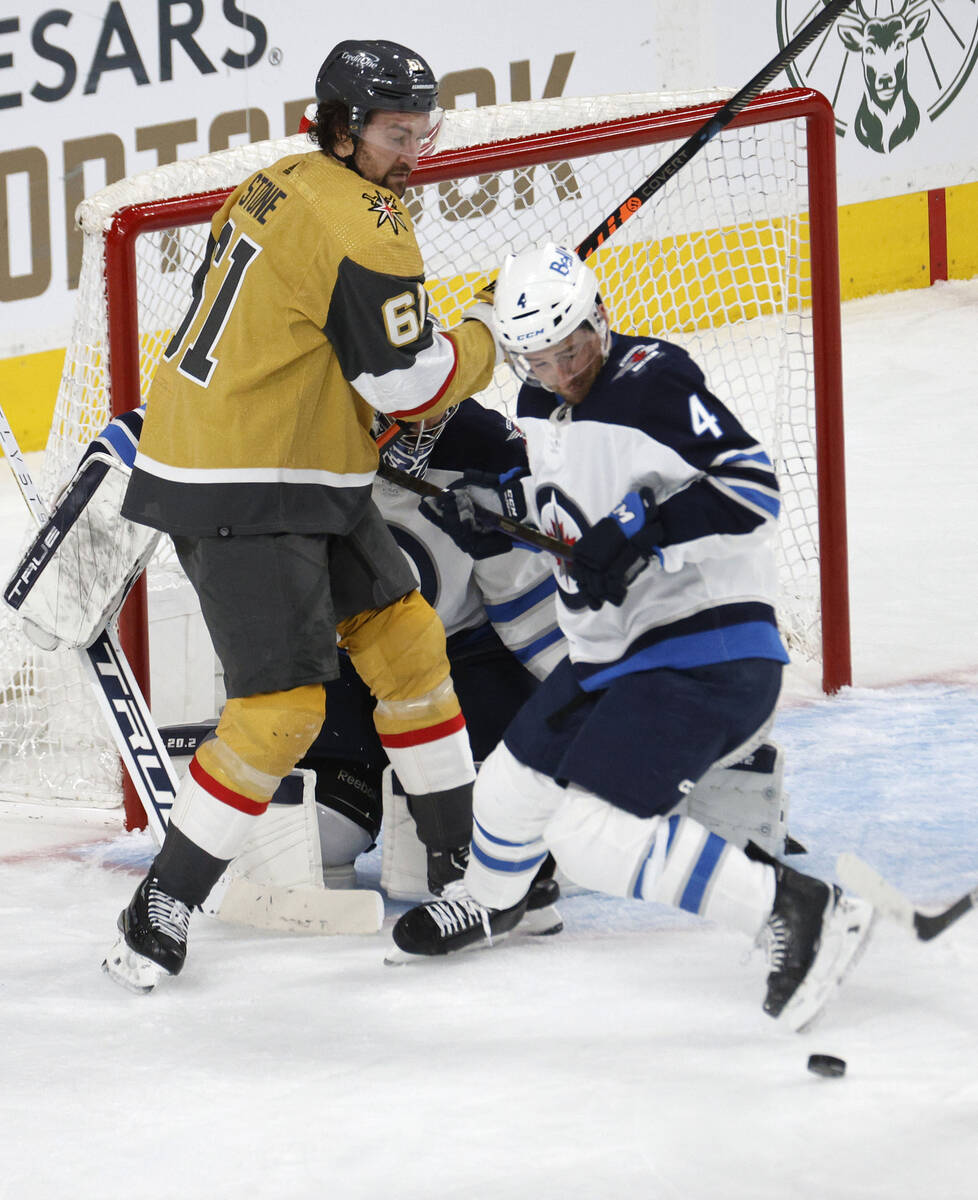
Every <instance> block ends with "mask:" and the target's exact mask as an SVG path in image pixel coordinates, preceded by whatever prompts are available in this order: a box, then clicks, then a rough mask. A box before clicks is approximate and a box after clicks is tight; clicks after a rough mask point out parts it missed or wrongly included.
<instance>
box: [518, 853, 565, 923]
mask: <svg viewBox="0 0 978 1200" xmlns="http://www.w3.org/2000/svg"><path fill="white" fill-rule="evenodd" d="M556 870H557V864H556V862H555V861H554V857H553V855H552V854H548V855H547V857H546V858H545V859H544V860H543V864H542V866H541V867H540V870H539V871H537V873H536V876H535V877H534V880H533V882H532V883H531V884H530V891H529V893H528V894H527V897H526V913H525V914H524V916H523V920H522V921H521V922H520V933H530V934H533V935H535V936H536V937H547V936H549V935H550V934H552V933H560V931H561V930H562V929H563V928H564V922H563V920H562V919H561V916H560V913H559V912H558V911H557V901H558V900H559V899H560V885H559V884H558V882H557V880H556V879H555V878H554V875H555V873H556Z"/></svg>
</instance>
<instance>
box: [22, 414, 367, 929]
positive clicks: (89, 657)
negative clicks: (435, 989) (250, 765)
mask: <svg viewBox="0 0 978 1200" xmlns="http://www.w3.org/2000/svg"><path fill="white" fill-rule="evenodd" d="M0 446H2V448H3V451H4V454H5V455H6V458H7V462H8V463H9V465H10V469H11V471H12V472H13V475H14V479H15V480H16V482H17V486H18V488H19V489H20V493H21V496H22V497H23V499H24V502H25V504H26V505H27V507H28V509H29V510H30V513H31V516H32V517H33V518H34V520H35V521H36V522H37V524H38V525H39V526H40V525H43V524H44V522H45V521H46V520H47V515H48V514H47V510H46V507H45V504H44V501H43V500H42V499H41V496H40V494H39V492H38V491H37V488H36V487H35V486H34V480H33V478H32V476H31V473H30V470H29V469H28V467H27V464H26V463H25V462H24V456H23V454H21V451H20V446H19V445H18V444H17V439H16V438H15V437H14V433H13V430H12V429H11V427H10V423H9V421H8V420H7V417H6V414H5V413H4V411H3V408H2V407H0ZM77 654H78V658H79V661H80V662H81V663H82V665H83V667H84V669H85V673H86V675H87V677H88V680H89V683H90V684H91V685H92V689H93V691H94V692H95V696H96V698H97V700H98V704H99V708H100V709H101V710H102V714H103V715H104V717H105V718H106V720H107V721H108V724H109V729H110V730H111V732H112V736H113V739H114V741H115V743H116V747H117V749H118V751H119V756H120V757H121V759H122V761H123V763H124V765H125V768H126V770H127V771H128V772H129V776H130V778H131V779H132V781H133V784H134V786H135V788H136V791H137V793H138V795H139V799H140V802H141V804H142V806H143V809H144V811H145V813H146V819H147V821H148V823H149V827H150V832H151V833H152V835H153V837H154V839H155V841H156V843H157V845H162V843H163V835H164V833H165V829H166V824H167V820H168V818H169V815H170V810H171V809H172V807H173V801H174V798H175V796H176V791H177V786H178V784H179V780H178V778H177V775H176V771H175V770H174V767H173V763H172V762H171V760H170V756H169V754H168V753H167V750H166V747H165V746H164V744H163V740H162V738H161V737H160V733H159V730H158V729H157V727H156V723H155V722H154V721H153V717H152V714H151V713H150V711H149V706H148V705H147V703H146V700H145V698H144V696H143V694H142V691H141V690H140V687H139V684H138V683H137V682H136V678H135V675H134V674H133V671H132V668H131V666H130V665H129V661H128V659H127V658H126V656H125V653H124V652H123V650H122V647H121V645H120V644H119V640H118V637H117V635H116V634H115V633H114V632H112V631H110V630H108V629H104V630H103V631H102V633H101V634H100V635H99V636H98V638H97V639H96V640H95V642H93V644H92V645H91V646H89V647H88V648H87V649H79V650H78V651H77ZM202 908H203V911H204V912H206V913H208V914H209V915H211V916H216V917H219V918H220V919H221V920H223V921H230V922H234V923H237V924H244V925H250V926H253V927H254V928H256V929H279V930H287V931H290V932H299V933H322V934H327V933H376V932H377V931H378V930H379V929H380V928H381V925H382V923H383V900H382V899H381V896H380V893H379V892H374V891H368V890H365V889H363V890H362V889H351V890H344V891H340V890H338V889H336V890H332V891H329V890H327V889H326V888H325V887H324V888H322V889H320V888H312V887H280V886H277V885H274V884H257V883H255V882H253V881H252V880H249V879H247V878H246V877H244V876H241V875H236V874H234V873H233V872H231V871H227V872H225V874H224V875H222V876H221V878H220V879H219V880H218V882H217V883H216V884H215V886H214V888H213V889H212V891H211V894H210V895H209V896H208V897H207V900H206V901H205V902H204V904H203V906H202Z"/></svg>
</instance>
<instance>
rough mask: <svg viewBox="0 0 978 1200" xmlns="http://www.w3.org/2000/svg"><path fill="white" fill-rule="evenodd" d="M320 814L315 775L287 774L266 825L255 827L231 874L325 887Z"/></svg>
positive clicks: (281, 883)
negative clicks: (317, 803) (318, 811)
mask: <svg viewBox="0 0 978 1200" xmlns="http://www.w3.org/2000/svg"><path fill="white" fill-rule="evenodd" d="M316 809H317V805H316V773H315V772H314V771H306V770H296V771H293V772H292V774H291V775H287V776H286V777H285V779H283V780H282V783H281V785H280V786H279V788H278V791H277V792H276V793H275V797H274V799H273V800H272V801H271V803H270V804H269V805H268V809H267V810H266V813H265V815H264V817H263V818H262V820H260V821H255V822H254V823H253V825H252V828H251V831H250V834H249V836H248V838H247V840H246V842H245V844H244V845H243V846H242V848H241V850H240V851H239V853H238V855H237V857H236V858H235V859H234V861H233V863H232V864H231V869H232V871H234V872H235V873H237V874H240V875H246V876H247V877H248V878H249V879H252V880H254V881H255V882H256V883H273V884H276V885H279V886H281V887H297V886H302V885H305V886H313V887H322V885H323V857H322V850H321V843H320V833H319V822H318V815H317V811H316Z"/></svg>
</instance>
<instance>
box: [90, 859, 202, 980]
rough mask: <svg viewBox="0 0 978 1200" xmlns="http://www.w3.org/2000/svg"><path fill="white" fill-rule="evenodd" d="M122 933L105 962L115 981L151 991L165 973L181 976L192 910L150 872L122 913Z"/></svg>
mask: <svg viewBox="0 0 978 1200" xmlns="http://www.w3.org/2000/svg"><path fill="white" fill-rule="evenodd" d="M118 924H119V932H120V934H121V935H122V936H121V937H120V938H119V940H118V941H117V942H116V944H115V945H114V946H113V947H112V949H111V950H110V951H109V953H108V954H107V955H106V957H105V961H104V962H103V963H102V970H103V971H105V972H106V973H107V974H108V975H109V976H111V978H112V979H114V980H115V981H116V983H119V984H121V985H122V986H123V987H125V988H128V989H129V990H130V991H132V992H151V991H152V990H153V988H154V987H155V986H156V985H157V983H159V981H160V979H161V978H162V977H163V975H164V974H166V975H179V974H180V972H181V970H182V969H183V964H184V960H185V959H186V957H187V930H188V928H189V925H190V909H189V908H188V906H187V905H186V904H184V903H183V901H181V900H177V899H176V898H175V897H173V896H169V895H167V893H166V892H163V891H161V890H160V888H159V886H158V884H157V881H156V879H155V877H154V876H152V875H148V876H147V877H146V878H145V879H144V880H143V882H142V883H141V884H140V885H139V887H138V888H137V889H136V894H135V895H134V896H133V898H132V900H131V901H130V903H129V907H128V908H124V909H123V910H122V912H121V913H120V914H119V922H118Z"/></svg>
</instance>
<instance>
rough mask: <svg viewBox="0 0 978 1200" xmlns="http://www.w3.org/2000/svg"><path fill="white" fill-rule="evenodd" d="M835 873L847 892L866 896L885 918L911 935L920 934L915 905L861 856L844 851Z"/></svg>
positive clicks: (837, 862)
mask: <svg viewBox="0 0 978 1200" xmlns="http://www.w3.org/2000/svg"><path fill="white" fill-rule="evenodd" d="M835 873H836V878H837V879H838V880H839V882H840V883H841V884H842V886H843V888H845V890H846V891H847V892H855V893H856V894H857V895H858V896H862V897H863V899H864V900H868V901H869V902H870V904H872V906H873V908H875V909H876V911H877V912H878V913H879V914H880V915H881V916H885V917H888V918H889V919H890V920H891V921H895V922H896V923H897V924H898V925H902V926H903V927H904V928H905V929H909V930H910V932H911V933H914V932H916V929H915V925H914V906H913V904H912V902H911V901H910V900H908V899H907V897H906V896H905V895H904V894H903V893H902V892H901V891H899V889H897V888H895V887H894V886H893V884H892V883H887V881H886V880H885V879H884V878H883V876H882V875H880V874H879V872H878V871H876V870H874V869H873V868H872V867H871V866H870V865H869V863H867V862H864V861H863V859H861V858H859V857H858V855H855V854H850V853H849V852H848V851H844V852H843V853H842V854H840V855H839V857H838V858H837V859H836V861H835Z"/></svg>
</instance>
